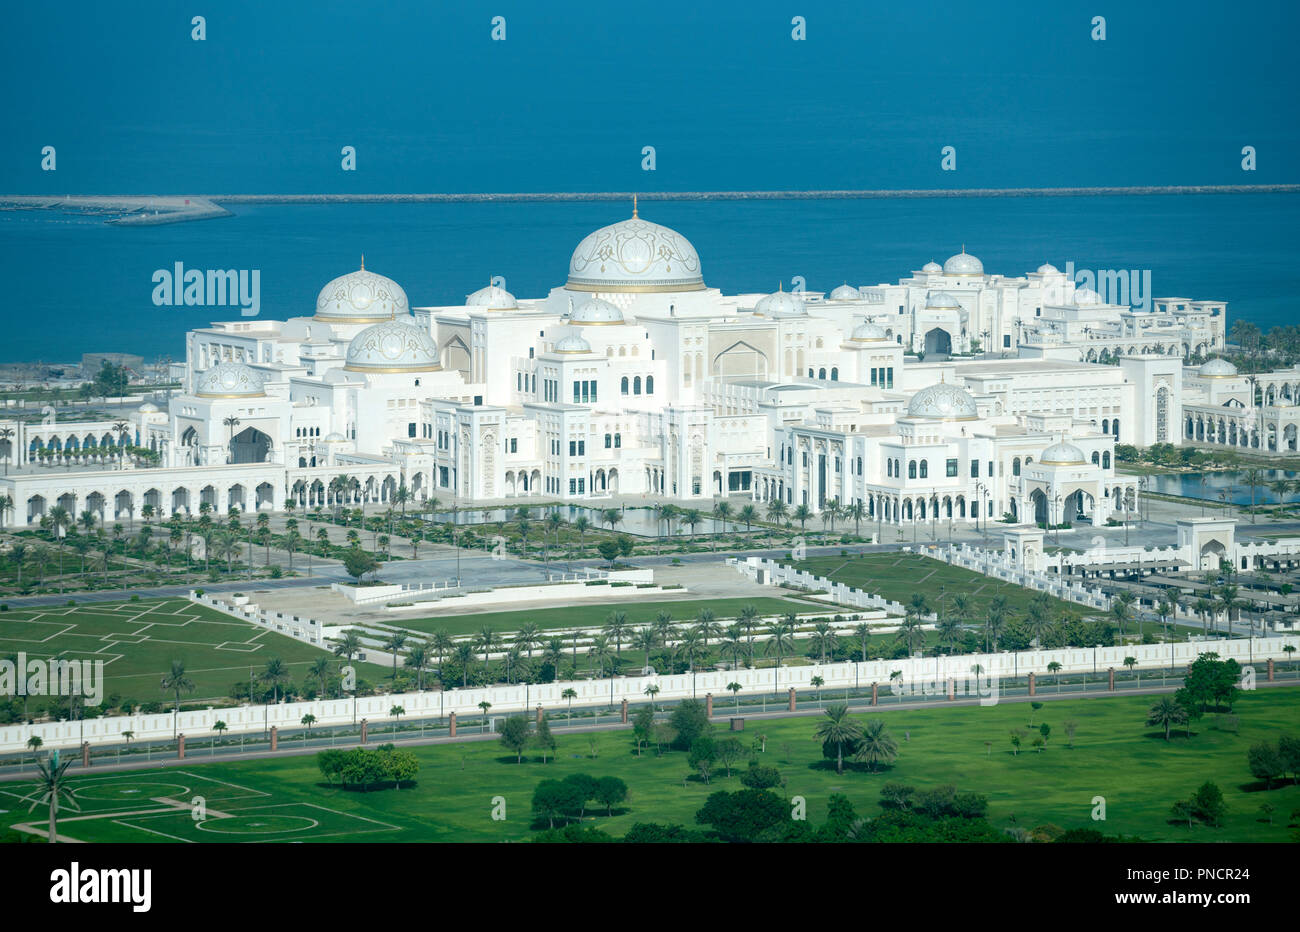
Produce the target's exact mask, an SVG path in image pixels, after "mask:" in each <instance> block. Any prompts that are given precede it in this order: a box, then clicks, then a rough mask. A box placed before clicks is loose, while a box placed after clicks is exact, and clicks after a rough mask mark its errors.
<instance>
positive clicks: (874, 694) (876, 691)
mask: <svg viewBox="0 0 1300 932" xmlns="http://www.w3.org/2000/svg"><path fill="white" fill-rule="evenodd" d="M879 701H880V684H879V683H872V684H871V704H872V705H875V704H876V703H878V702H879Z"/></svg>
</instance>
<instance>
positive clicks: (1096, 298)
mask: <svg viewBox="0 0 1300 932" xmlns="http://www.w3.org/2000/svg"><path fill="white" fill-rule="evenodd" d="M1074 303H1075V305H1076V306H1078V307H1089V306H1091V305H1095V304H1104V303H1105V302H1104V301H1102V300H1101V295H1099V294H1097V292H1095V291H1093V290H1092V289H1091V288H1076V289H1075V290H1074Z"/></svg>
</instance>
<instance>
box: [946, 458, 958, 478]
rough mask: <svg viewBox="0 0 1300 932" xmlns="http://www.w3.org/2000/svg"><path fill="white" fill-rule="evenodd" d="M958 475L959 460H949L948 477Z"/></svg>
mask: <svg viewBox="0 0 1300 932" xmlns="http://www.w3.org/2000/svg"><path fill="white" fill-rule="evenodd" d="M956 475H957V460H956V459H950V460H948V478H950V479H952V478H954V477H956Z"/></svg>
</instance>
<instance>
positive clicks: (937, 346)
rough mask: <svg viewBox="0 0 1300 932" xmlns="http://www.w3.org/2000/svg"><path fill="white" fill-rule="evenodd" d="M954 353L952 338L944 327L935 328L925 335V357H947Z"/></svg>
mask: <svg viewBox="0 0 1300 932" xmlns="http://www.w3.org/2000/svg"><path fill="white" fill-rule="evenodd" d="M951 352H952V337H951V336H949V334H948V331H947V330H944V329H943V328H942V327H935V328H934V329H933V330H931V331H929V332H928V333H926V335H925V355H927V356H934V355H936V354H940V355H945V356H946V355H947V354H948V353H951Z"/></svg>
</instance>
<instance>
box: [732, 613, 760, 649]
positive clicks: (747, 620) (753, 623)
mask: <svg viewBox="0 0 1300 932" xmlns="http://www.w3.org/2000/svg"><path fill="white" fill-rule="evenodd" d="M736 624H737V625H738V626H739V627H740V630H741V631H743V632H745V637H747V638H748V639H749V653H750V656H753V654H754V632H755V631H756V630H757V629H758V609H756V608H754V606H752V605H746V606H745V607H744V608H742V609H741V610H740V614H739V615H737V616H736Z"/></svg>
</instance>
